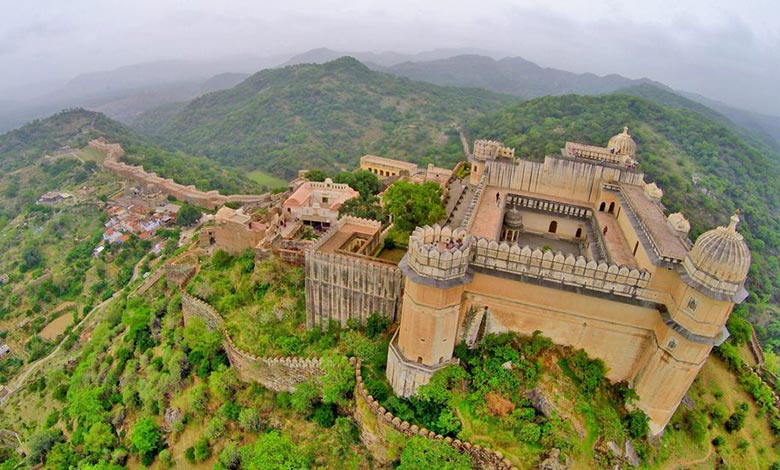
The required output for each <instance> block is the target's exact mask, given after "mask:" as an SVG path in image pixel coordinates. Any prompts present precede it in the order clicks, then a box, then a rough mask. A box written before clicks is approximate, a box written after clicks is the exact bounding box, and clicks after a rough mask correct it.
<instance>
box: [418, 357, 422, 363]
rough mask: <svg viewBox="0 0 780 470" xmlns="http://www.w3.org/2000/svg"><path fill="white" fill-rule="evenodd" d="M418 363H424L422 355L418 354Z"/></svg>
mask: <svg viewBox="0 0 780 470" xmlns="http://www.w3.org/2000/svg"><path fill="white" fill-rule="evenodd" d="M417 363H418V364H422V356H417Z"/></svg>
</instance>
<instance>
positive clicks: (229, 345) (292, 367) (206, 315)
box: [181, 292, 323, 392]
mask: <svg viewBox="0 0 780 470" xmlns="http://www.w3.org/2000/svg"><path fill="white" fill-rule="evenodd" d="M181 304H182V313H183V314H184V322H185V323H186V322H187V321H188V320H189V319H190V318H193V317H196V318H201V319H203V320H204V321H205V322H206V324H207V325H208V326H209V328H210V329H212V330H218V331H220V332H221V333H222V336H223V338H224V339H225V341H224V344H223V346H224V348H225V352H226V353H227V356H228V358H229V359H230V364H231V365H232V366H233V367H234V368H235V369H236V375H238V378H239V379H241V380H243V381H245V382H256V383H259V384H261V385H262V386H264V387H266V388H268V389H270V390H274V391H277V392H282V391H284V392H291V391H293V390H295V387H296V386H297V385H298V384H299V383H301V382H305V381H308V380H311V379H315V380H316V379H318V378H319V377H321V376H322V374H323V371H322V369H321V368H320V359H303V358H297V357H257V356H253V355H252V354H249V353H247V352H244V351H242V350H241V349H239V348H238V347H237V346H236V345H235V343H234V342H233V339H232V338H231V337H230V335H229V334H228V332H227V330H226V329H225V325H224V322H223V321H222V317H221V316H220V315H219V313H217V311H216V310H215V309H214V307H212V306H211V305H209V304H208V303H206V302H204V301H202V300H200V299H198V298H195V297H192V296H191V295H189V294H187V293H186V292H182V294H181Z"/></svg>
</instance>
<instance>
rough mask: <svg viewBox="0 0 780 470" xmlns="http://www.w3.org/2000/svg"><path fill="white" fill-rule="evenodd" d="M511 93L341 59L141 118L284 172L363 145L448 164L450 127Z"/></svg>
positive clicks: (198, 145)
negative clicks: (421, 79) (424, 79)
mask: <svg viewBox="0 0 780 470" xmlns="http://www.w3.org/2000/svg"><path fill="white" fill-rule="evenodd" d="M512 100H514V99H513V98H510V97H507V96H503V95H498V94H495V93H491V92H488V91H484V90H475V89H458V88H443V87H438V86H434V85H429V84H424V83H418V82H413V81H410V80H408V79H403V78H398V77H394V76H391V75H387V74H383V73H377V72H372V71H371V70H369V69H368V68H367V67H366V66H364V65H363V64H361V63H360V62H358V61H357V60H355V59H352V58H349V57H344V58H341V59H338V60H335V61H332V62H329V63H326V64H324V65H315V64H303V65H294V66H289V67H284V68H281V69H273V70H263V71H261V72H259V73H257V74H255V75H253V76H252V77H250V78H249V79H247V80H246V81H244V82H243V83H241V84H240V85H238V86H236V87H235V88H232V89H230V90H225V91H220V92H216V93H210V94H208V95H205V96H203V97H200V98H198V99H196V100H194V101H192V102H191V103H189V104H188V105H187V106H185V107H184V108H182V109H180V110H175V112H174V113H172V116H171V117H169V118H167V119H166V118H165V117H164V116H163V117H162V119H161V116H160V115H159V114H154V113H151V114H148V115H147V116H146V117H145V118H144V119H140V120H139V121H138V122H137V126H138V127H139V128H140V129H142V130H144V131H147V132H149V133H152V134H156V135H157V136H159V138H160V140H161V141H162V142H165V143H168V144H170V145H172V146H175V147H177V148H180V149H183V150H185V151H188V152H190V153H197V154H203V155H206V156H208V157H210V158H212V159H214V160H215V161H219V162H221V163H225V164H229V165H232V166H237V167H242V168H246V169H261V170H266V171H269V172H271V173H273V174H274V175H277V176H281V177H290V176H293V175H294V174H295V173H296V172H297V171H298V169H299V168H310V169H311V168H323V169H330V168H334V167H353V166H354V165H355V164H356V163H357V161H358V158H359V157H360V156H361V155H363V154H366V153H377V154H380V155H386V156H388V157H392V158H400V159H408V160H412V161H417V162H423V161H432V162H435V163H439V164H452V163H454V161H455V159H457V158H458V157H459V156H460V155H462V153H459V147H454V151H447V150H446V149H445V148H444V147H445V144H446V142H447V136H446V133H447V132H452V129H453V125H454V124H456V123H458V122H461V121H463V120H465V119H467V118H472V117H474V116H478V115H481V114H483V113H485V112H487V111H492V110H496V109H498V108H499V107H501V106H502V105H504V104H506V103H508V102H510V101H512ZM170 111H171V108H170V107H168V108H167V109H166V110H162V113H169V115H170V114H171V113H170ZM442 153H444V154H445V155H444V156H442Z"/></svg>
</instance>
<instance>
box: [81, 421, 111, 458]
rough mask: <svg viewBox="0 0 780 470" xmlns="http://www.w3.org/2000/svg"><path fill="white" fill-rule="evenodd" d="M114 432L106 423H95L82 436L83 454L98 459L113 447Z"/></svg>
mask: <svg viewBox="0 0 780 470" xmlns="http://www.w3.org/2000/svg"><path fill="white" fill-rule="evenodd" d="M114 436H115V435H114V430H113V429H111V426H109V425H108V424H106V423H103V422H96V423H94V424H93V425H92V426H91V427H90V428H89V432H87V434H86V435H85V436H84V452H85V453H87V454H89V455H92V456H94V457H96V458H98V459H100V458H101V457H103V456H104V455H105V454H107V453H110V451H111V449H112V448H113V447H114V440H115V437H114Z"/></svg>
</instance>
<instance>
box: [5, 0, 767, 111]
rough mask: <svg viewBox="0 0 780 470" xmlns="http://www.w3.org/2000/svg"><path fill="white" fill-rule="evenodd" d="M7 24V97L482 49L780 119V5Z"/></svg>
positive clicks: (63, 16) (352, 11) (268, 11)
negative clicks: (129, 68) (143, 71)
mask: <svg viewBox="0 0 780 470" xmlns="http://www.w3.org/2000/svg"><path fill="white" fill-rule="evenodd" d="M3 11H4V13H5V15H4V21H3V22H0V70H3V71H4V73H3V74H2V75H0V89H2V88H4V87H6V86H10V85H18V84H21V83H27V82H30V81H39V80H46V79H51V78H62V79H64V78H67V77H71V76H74V75H77V74H79V73H84V72H89V71H95V70H104V69H110V68H116V67H119V66H122V65H127V64H132V63H138V62H144V61H152V60H160V59H205V58H215V57H220V56H222V57H224V56H235V55H239V54H249V55H254V56H263V55H271V54H278V53H293V52H300V51H302V50H305V49H309V48H315V47H323V46H324V47H331V48H338V49H342V50H375V51H387V50H397V51H401V52H416V51H420V50H425V49H433V48H447V47H474V48H482V49H491V50H495V51H499V52H500V53H503V54H506V55H519V56H522V57H525V58H527V59H529V60H532V61H535V62H537V63H539V64H540V65H544V66H551V67H557V68H562V69H566V70H572V71H576V72H586V71H587V72H594V73H599V74H607V73H620V74H623V75H627V76H631V77H641V76H647V77H650V78H654V79H657V80H659V81H663V82H665V83H667V84H669V85H671V86H673V87H678V88H685V89H687V90H691V91H696V92H701V93H703V94H708V95H711V96H712V97H713V98H716V99H721V100H724V101H728V102H731V103H735V104H739V105H741V106H749V107H752V108H754V109H760V110H763V111H772V112H775V113H777V114H780V99H777V91H775V88H776V87H775V86H774V83H773V81H774V77H775V76H777V74H778V72H780V29H778V27H777V25H776V24H774V21H776V19H777V18H780V4H778V3H777V2H775V1H773V0H745V1H741V2H733V1H731V0H689V1H686V2H680V1H679V0H654V1H653V2H641V3H640V2H625V1H617V0H604V1H600V2H599V1H592V0H568V1H559V2H549V1H547V0H521V1H516V0H481V1H480V2H479V4H478V5H475V3H474V2H473V1H466V0H429V1H425V2H422V1H419V0H395V1H393V2H390V1H375V0H343V1H340V2H318V1H316V0H285V1H284V2H257V1H253V0H226V1H222V2H213V1H210V0H189V1H187V2H178V1H159V0H135V1H133V2H106V1H103V0H73V1H71V2H60V1H58V0H42V1H38V2H34V3H33V4H30V3H29V2H14V3H9V4H8V5H6V6H5V7H4V10H3Z"/></svg>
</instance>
